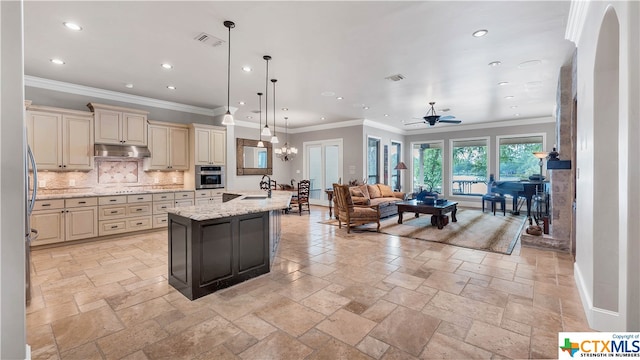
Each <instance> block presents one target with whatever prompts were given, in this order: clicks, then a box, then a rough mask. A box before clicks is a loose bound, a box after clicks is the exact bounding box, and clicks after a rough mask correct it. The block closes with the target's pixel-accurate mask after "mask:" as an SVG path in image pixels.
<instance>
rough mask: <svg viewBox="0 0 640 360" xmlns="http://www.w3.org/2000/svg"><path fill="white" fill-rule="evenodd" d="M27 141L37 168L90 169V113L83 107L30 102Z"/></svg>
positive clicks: (91, 140) (92, 150)
mask: <svg viewBox="0 0 640 360" xmlns="http://www.w3.org/2000/svg"><path fill="white" fill-rule="evenodd" d="M26 116H27V119H26V123H27V142H28V143H29V146H31V150H32V151H33V154H34V156H35V159H36V165H37V167H38V170H61V171H62V170H92V169H93V152H94V149H93V144H94V138H93V115H92V114H91V113H89V112H86V111H76V110H66V109H60V108H54V107H47V106H29V107H28V110H27V115H26Z"/></svg>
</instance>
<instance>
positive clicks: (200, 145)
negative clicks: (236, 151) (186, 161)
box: [192, 124, 226, 165]
mask: <svg viewBox="0 0 640 360" xmlns="http://www.w3.org/2000/svg"><path fill="white" fill-rule="evenodd" d="M192 129H193V130H192V134H193V139H194V151H195V155H194V162H195V165H224V164H225V160H226V129H225V128H221V127H217V126H207V125H201V124H192Z"/></svg>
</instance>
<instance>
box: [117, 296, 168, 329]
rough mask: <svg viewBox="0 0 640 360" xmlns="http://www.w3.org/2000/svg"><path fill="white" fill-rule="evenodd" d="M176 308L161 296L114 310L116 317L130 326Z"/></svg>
mask: <svg viewBox="0 0 640 360" xmlns="http://www.w3.org/2000/svg"><path fill="white" fill-rule="evenodd" d="M175 309H176V308H175V307H173V306H172V305H171V304H169V303H168V302H167V301H166V300H165V299H163V298H155V299H152V300H149V301H146V302H143V303H140V304H137V305H134V306H131V307H129V308H125V309H122V310H118V311H116V314H117V315H118V318H120V321H122V323H123V324H125V325H126V326H132V325H135V324H138V323H141V322H143V321H145V320H149V319H153V318H155V317H157V316H160V315H162V314H164V313H166V312H169V311H173V310H175Z"/></svg>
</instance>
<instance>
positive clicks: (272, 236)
mask: <svg viewBox="0 0 640 360" xmlns="http://www.w3.org/2000/svg"><path fill="white" fill-rule="evenodd" d="M234 195H235V196H234ZM223 198H224V199H225V200H229V199H230V200H229V201H226V202H223V203H222V204H210V205H202V206H189V207H182V208H173V209H168V212H169V231H168V238H169V248H168V256H169V269H168V270H169V284H170V285H171V286H173V287H174V288H176V289H177V290H178V291H180V292H181V293H182V294H183V295H184V296H186V297H187V298H189V299H191V300H195V299H197V298H199V297H202V296H205V295H208V294H210V293H213V292H215V291H217V290H220V289H223V288H226V287H229V286H231V285H234V284H237V283H240V282H243V281H246V280H248V279H251V278H253V277H256V276H259V275H262V274H265V273H268V272H269V270H270V265H271V261H272V260H273V257H274V256H275V252H276V250H277V246H278V242H279V240H280V220H281V216H282V215H281V214H282V210H283V209H286V208H288V207H289V202H290V201H291V193H289V192H280V191H275V192H273V195H272V197H271V198H267V197H266V193H265V192H240V193H235V194H224V195H223Z"/></svg>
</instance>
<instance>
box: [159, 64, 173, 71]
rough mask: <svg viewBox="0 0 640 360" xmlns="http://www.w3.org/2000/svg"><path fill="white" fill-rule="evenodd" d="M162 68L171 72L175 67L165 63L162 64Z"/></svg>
mask: <svg viewBox="0 0 640 360" xmlns="http://www.w3.org/2000/svg"><path fill="white" fill-rule="evenodd" d="M160 66H162V67H163V68H165V69H167V70H169V69H173V65H171V64H167V63H164V64H162V65H160Z"/></svg>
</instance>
